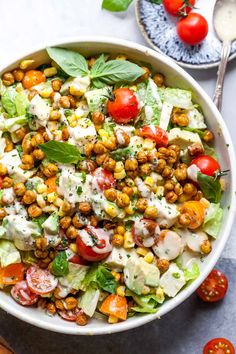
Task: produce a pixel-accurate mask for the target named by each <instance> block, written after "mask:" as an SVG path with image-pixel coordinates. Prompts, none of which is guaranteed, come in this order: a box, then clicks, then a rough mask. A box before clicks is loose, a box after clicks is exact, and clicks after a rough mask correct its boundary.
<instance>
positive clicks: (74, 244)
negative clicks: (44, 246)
mask: <svg viewBox="0 0 236 354" xmlns="http://www.w3.org/2000/svg"><path fill="white" fill-rule="evenodd" d="M69 248H70V249H71V251H72V252H74V253H77V245H76V243H71V244H70V246H69Z"/></svg>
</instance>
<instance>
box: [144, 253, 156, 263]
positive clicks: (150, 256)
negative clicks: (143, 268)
mask: <svg viewBox="0 0 236 354" xmlns="http://www.w3.org/2000/svg"><path fill="white" fill-rule="evenodd" d="M153 259H154V255H153V253H152V252H148V253H147V254H146V256H145V257H144V260H145V262H147V263H152V262H153Z"/></svg>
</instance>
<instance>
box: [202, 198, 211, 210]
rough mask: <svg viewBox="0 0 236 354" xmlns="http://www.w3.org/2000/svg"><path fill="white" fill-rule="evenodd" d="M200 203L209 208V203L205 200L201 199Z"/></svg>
mask: <svg viewBox="0 0 236 354" xmlns="http://www.w3.org/2000/svg"><path fill="white" fill-rule="evenodd" d="M200 202H201V203H202V204H203V205H204V206H205V207H206V208H208V207H209V206H210V202H209V201H208V200H207V199H206V198H201V200H200Z"/></svg>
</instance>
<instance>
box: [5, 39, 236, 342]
mask: <svg viewBox="0 0 236 354" xmlns="http://www.w3.org/2000/svg"><path fill="white" fill-rule="evenodd" d="M47 45H48V46H49V45H50V46H62V47H65V48H71V49H76V50H78V51H79V52H81V53H82V54H84V55H91V54H95V53H100V52H105V53H109V52H112V53H123V54H126V55H127V56H128V57H129V58H131V59H135V60H140V61H142V62H147V63H149V64H151V65H152V67H153V69H154V70H155V71H158V72H161V73H163V74H164V75H165V77H166V81H167V85H170V86H173V87H180V88H185V89H190V90H192V92H193V96H194V101H195V102H196V103H198V104H199V105H200V106H201V108H202V109H203V112H204V115H205V117H206V121H207V124H208V125H209V127H210V128H211V129H212V130H213V131H214V132H215V136H216V142H215V143H216V149H217V152H218V154H219V158H220V163H221V167H222V169H223V170H225V169H230V171H231V173H230V174H229V175H228V176H227V178H226V191H225V193H224V195H223V199H222V205H223V208H224V218H223V223H222V227H221V232H220V235H219V237H218V239H217V240H216V241H215V242H214V245H213V250H212V252H211V254H210V255H209V256H208V257H206V258H205V262H203V263H202V265H201V275H200V276H199V278H198V279H197V280H195V281H194V282H193V284H191V285H190V286H189V287H187V288H186V289H184V290H183V291H181V292H180V293H179V294H178V295H177V296H176V297H175V298H173V299H171V300H168V301H167V302H165V303H164V304H163V305H162V306H161V308H160V310H159V311H158V312H157V313H156V314H151V315H139V316H134V317H132V318H129V319H128V320H127V321H125V322H120V323H117V324H113V325H111V324H108V323H106V322H104V321H101V320H96V319H93V320H91V321H90V322H89V324H88V325H87V326H85V327H80V326H77V325H76V324H74V323H70V322H66V321H64V320H62V319H60V318H59V317H57V316H55V317H49V316H47V315H46V314H45V313H44V312H43V311H40V310H38V309H35V308H28V307H23V306H20V305H18V304H17V303H16V302H15V301H14V300H13V299H12V298H11V297H10V296H9V295H7V294H5V293H4V292H0V307H1V308H2V309H4V310H5V311H7V312H9V313H10V314H12V315H13V316H16V317H17V318H19V319H21V320H23V321H26V322H28V323H31V324H33V325H35V326H38V327H41V328H44V329H47V330H51V331H55V332H61V333H67V334H81V335H92V334H108V333H114V332H120V331H124V330H128V329H131V328H134V327H138V326H141V325H143V324H145V323H147V322H150V321H152V320H154V319H157V318H160V317H161V316H163V315H164V314H166V313H167V312H169V311H170V310H172V309H173V308H175V307H176V306H178V305H179V304H180V303H181V302H183V301H184V300H185V299H187V298H188V297H189V296H190V295H191V294H192V293H193V292H194V291H195V290H196V289H197V287H198V286H199V285H200V284H201V282H202V281H203V280H204V279H205V278H206V276H207V275H208V273H209V272H210V271H211V269H212V268H213V267H214V265H215V263H216V262H217V260H218V259H219V257H220V255H221V252H222V250H223V248H224V246H225V243H226V241H227V239H228V236H229V233H230V230H231V226H232V223H233V219H234V216H235V201H236V200H235V190H236V169H235V159H234V148H233V143H232V141H231V138H230V135H229V132H228V129H227V127H226V125H225V123H224V121H223V119H222V117H221V115H220V113H219V112H218V110H217V108H216V107H215V105H214V103H213V102H212V100H211V99H210V98H209V97H208V95H207V94H206V93H205V92H204V91H203V89H202V88H201V87H200V86H199V85H198V83H197V82H196V81H195V80H194V79H193V78H192V77H191V76H190V75H189V74H187V73H186V72H185V71H184V70H183V69H181V68H180V67H179V66H178V65H177V64H175V63H174V62H173V61H172V60H170V59H169V58H168V57H166V56H163V55H161V54H159V53H157V52H155V51H154V50H152V49H149V48H146V47H144V46H141V45H139V44H136V43H133V42H128V41H124V40H120V39H116V38H106V37H105V38H104V37H77V38H70V39H69V40H68V39H66V41H65V42H62V41H60V42H53V43H47ZM24 58H31V59H34V60H35V61H36V66H38V65H40V64H42V63H44V62H45V61H48V56H47V54H46V51H45V49H41V48H40V49H37V50H34V51H32V52H31V53H27V54H26V55H25V56H24V57H22V58H17V60H15V61H14V62H13V63H12V64H10V65H9V66H8V67H5V68H2V69H1V70H0V74H2V73H3V72H5V71H8V70H12V69H13V68H15V67H17V65H18V63H19V61H20V60H22V59H24Z"/></svg>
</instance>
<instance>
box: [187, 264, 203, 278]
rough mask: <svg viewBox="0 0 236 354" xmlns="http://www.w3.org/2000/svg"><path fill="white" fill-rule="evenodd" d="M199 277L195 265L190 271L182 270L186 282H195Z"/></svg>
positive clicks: (198, 271)
mask: <svg viewBox="0 0 236 354" xmlns="http://www.w3.org/2000/svg"><path fill="white" fill-rule="evenodd" d="M199 275H200V269H199V266H198V264H197V263H193V265H192V268H191V269H187V268H186V269H184V277H185V280H186V282H188V281H193V280H195V279H196V278H197V277H198V276H199Z"/></svg>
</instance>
